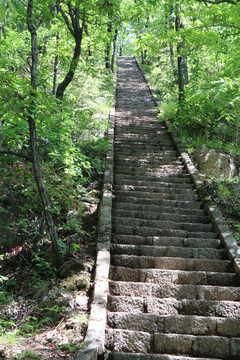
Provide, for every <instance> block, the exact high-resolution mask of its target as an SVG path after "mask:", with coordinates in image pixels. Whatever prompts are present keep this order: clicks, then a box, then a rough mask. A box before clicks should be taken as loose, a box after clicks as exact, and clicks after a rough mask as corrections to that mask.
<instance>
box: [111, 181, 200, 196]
mask: <svg viewBox="0 0 240 360" xmlns="http://www.w3.org/2000/svg"><path fill="white" fill-rule="evenodd" d="M165 185H166V184H165ZM114 191H115V192H116V193H118V192H119V193H121V192H128V193H137V192H142V193H144V194H146V193H151V194H153V193H154V194H155V195H156V193H167V194H181V193H183V194H190V195H195V194H196V191H194V190H193V189H192V188H190V189H187V188H186V187H183V188H181V187H180V186H178V187H177V188H176V187H168V186H161V187H160V186H155V185H154V184H152V185H149V184H148V186H134V185H120V186H119V185H115V186H114ZM194 198H195V196H194Z"/></svg>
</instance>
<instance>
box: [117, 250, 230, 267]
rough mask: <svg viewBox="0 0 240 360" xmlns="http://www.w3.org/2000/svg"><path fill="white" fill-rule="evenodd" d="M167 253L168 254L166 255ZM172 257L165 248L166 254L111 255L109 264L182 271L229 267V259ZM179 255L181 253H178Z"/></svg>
mask: <svg viewBox="0 0 240 360" xmlns="http://www.w3.org/2000/svg"><path fill="white" fill-rule="evenodd" d="M168 254H169V256H167V255H168ZM175 254H176V257H173V252H172V253H171V251H170V250H169V251H168V250H167V249H166V256H165V257H164V256H157V255H155V256H138V255H115V254H113V255H112V256H111V264H112V265H114V266H124V267H129V268H134V269H148V268H149V269H169V270H183V271H215V272H216V271H218V272H227V271H229V270H230V269H231V266H232V265H231V261H230V260H216V259H211V258H210V259H206V258H202V259H199V258H195V259H193V258H188V257H186V258H182V257H178V256H177V253H175ZM170 255H171V256H170ZM180 255H181V254H180Z"/></svg>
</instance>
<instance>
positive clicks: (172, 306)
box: [108, 295, 240, 333]
mask: <svg viewBox="0 0 240 360" xmlns="http://www.w3.org/2000/svg"><path fill="white" fill-rule="evenodd" d="M108 311H110V312H125V313H131V314H135V313H148V314H157V315H162V316H163V315H164V316H168V315H174V316H177V315H198V316H206V317H209V316H210V317H224V318H235V319H238V320H239V319H240V302H234V301H213V300H188V299H184V300H177V299H175V298H167V299H166V298H149V297H144V296H139V297H134V296H113V295H109V297H108ZM238 325H239V322H238ZM166 332H168V331H167V330H166ZM184 333H187V332H184Z"/></svg>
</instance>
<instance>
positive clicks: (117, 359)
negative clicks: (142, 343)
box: [109, 352, 219, 360]
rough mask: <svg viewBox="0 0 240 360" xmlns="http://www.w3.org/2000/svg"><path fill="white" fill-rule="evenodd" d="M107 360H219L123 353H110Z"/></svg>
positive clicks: (213, 359) (214, 359)
mask: <svg viewBox="0 0 240 360" xmlns="http://www.w3.org/2000/svg"><path fill="white" fill-rule="evenodd" d="M109 360H219V359H216V358H209V357H207V358H206V357H204V358H203V357H201V358H199V357H192V356H190V357H189V356H180V355H168V354H162V355H161V354H139V353H135V354H131V353H123V352H112V353H111V358H109Z"/></svg>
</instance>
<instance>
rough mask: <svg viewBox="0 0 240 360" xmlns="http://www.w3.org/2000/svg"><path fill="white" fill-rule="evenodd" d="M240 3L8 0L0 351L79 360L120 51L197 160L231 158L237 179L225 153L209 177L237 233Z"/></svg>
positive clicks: (0, 138)
mask: <svg viewBox="0 0 240 360" xmlns="http://www.w3.org/2000/svg"><path fill="white" fill-rule="evenodd" d="M239 10H240V8H239V1H238V0H229V1H227V0H226V1H225V0H221V1H219V0H204V1H201V0H188V1H187V0H182V1H180V0H175V1H174V0H170V1H168V2H165V1H157V0H156V1H155V0H136V1H134V2H133V1H132V0H126V1H121V0H112V1H109V0H91V1H89V0H88V1H85V0H82V1H80V0H71V1H65V0H51V1H48V3H47V4H46V1H45V0H39V1H33V0H27V1H22V0H19V1H18V0H12V1H10V0H5V1H4V0H0V52H1V56H0V83H1V86H0V97H1V102H0V194H1V197H0V233H1V238H0V249H1V252H0V358H1V359H12V360H14V359H16V360H17V359H18V360H20V359H22V360H28V359H35V360H39V359H59V358H67V359H71V358H72V357H73V356H74V354H75V353H76V351H77V350H78V349H79V348H80V347H81V343H82V341H83V339H84V335H85V331H86V327H87V320H88V316H89V309H90V303H89V302H90V299H91V292H92V283H93V276H94V262H95V247H96V246H95V245H96V239H97V234H96V226H97V208H98V202H99V199H100V197H101V181H102V175H103V172H104V168H105V165H106V163H105V153H106V150H107V147H108V141H107V140H108V139H107V129H108V113H109V110H110V108H111V106H112V105H113V101H114V99H113V87H114V71H115V69H116V65H115V57H116V54H118V55H127V56H128V55H130V56H134V55H137V56H138V58H139V62H140V63H141V64H142V66H143V68H144V71H145V73H146V74H147V77H148V78H149V80H150V82H151V83H152V85H153V87H154V88H155V91H156V95H157V96H158V99H159V100H160V103H161V106H160V108H159V121H162V120H163V119H167V120H171V123H172V125H171V128H172V131H175V132H177V134H178V135H179V136H180V138H181V140H182V142H183V143H184V144H185V145H186V148H187V150H188V151H189V153H190V154H191V156H192V158H193V160H194V161H195V163H196V165H198V163H197V161H196V159H197V151H198V150H199V151H202V150H203V149H213V150H214V151H216V152H217V154H223V155H226V156H230V158H231V164H233V165H234V170H233V171H232V172H231V175H227V176H223V175H222V174H221V172H219V171H220V170H222V169H221V168H222V166H223V165H222V162H221V161H220V160H219V159H220V157H218V158H217V160H216V161H215V164H214V166H213V168H212V169H211V170H212V175H211V176H210V175H207V174H206V173H205V172H204V171H202V172H203V176H204V177H205V182H206V185H207V187H208V190H209V193H210V195H211V197H212V198H213V199H214V201H215V202H217V203H218V204H219V205H220V206H221V208H222V210H223V211H224V213H225V215H226V218H227V219H229V224H230V225H231V227H232V229H233V230H235V234H236V238H237V239H238V241H239V237H240V235H239V234H240V222H239V215H240V196H239V164H240V160H239V159H240V153H239V146H240V139H239V135H240V132H239V108H240V97H239V88H240V81H239V73H240V63H239V58H240V46H239V45H240V44H239V35H240V28H239V18H240V16H239ZM208 156H209V155H206V157H208ZM211 166H212V165H210V166H209V167H210V168H211ZM200 171H201V170H200Z"/></svg>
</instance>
